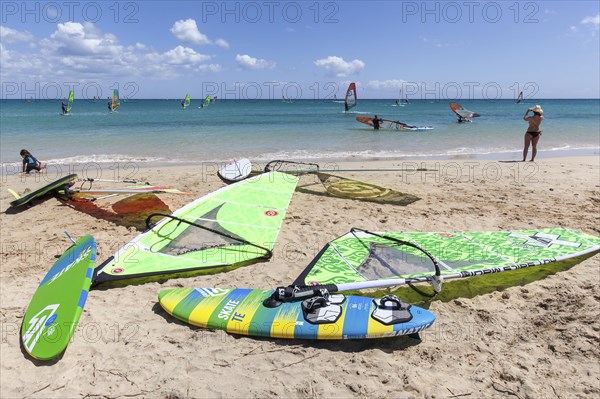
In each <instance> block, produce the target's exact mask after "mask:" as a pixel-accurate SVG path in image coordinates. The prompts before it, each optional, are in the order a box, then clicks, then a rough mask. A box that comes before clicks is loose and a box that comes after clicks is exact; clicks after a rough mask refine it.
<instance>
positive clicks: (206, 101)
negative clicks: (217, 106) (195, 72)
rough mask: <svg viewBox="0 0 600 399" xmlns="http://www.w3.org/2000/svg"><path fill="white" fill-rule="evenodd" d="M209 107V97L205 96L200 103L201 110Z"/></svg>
mask: <svg viewBox="0 0 600 399" xmlns="http://www.w3.org/2000/svg"><path fill="white" fill-rule="evenodd" d="M209 105H210V95H209V96H206V98H204V101H202V108H204V107H208V106H209Z"/></svg>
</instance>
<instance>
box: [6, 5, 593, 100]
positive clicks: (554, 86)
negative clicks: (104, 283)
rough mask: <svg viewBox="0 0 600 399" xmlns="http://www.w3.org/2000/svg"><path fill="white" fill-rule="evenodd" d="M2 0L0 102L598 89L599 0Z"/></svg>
mask: <svg viewBox="0 0 600 399" xmlns="http://www.w3.org/2000/svg"><path fill="white" fill-rule="evenodd" d="M1 7H2V10H1V21H0V26H1V31H0V33H1V42H0V44H1V46H0V51H1V57H0V67H1V72H0V78H1V80H2V85H1V87H2V93H1V97H2V98H29V97H32V96H33V97H35V98H53V97H66V95H67V93H68V88H67V87H69V86H73V87H74V89H75V95H76V96H77V97H80V98H82V97H91V96H92V95H101V96H103V97H106V96H107V95H108V93H109V92H110V91H111V89H112V88H115V87H118V88H119V89H120V90H121V95H122V96H129V97H136V98H178V97H183V96H184V95H185V93H188V92H189V93H190V94H191V96H192V98H200V97H203V96H204V95H206V94H213V95H217V96H219V97H221V98H231V99H234V98H235V99H239V98H242V99H243V98H262V99H270V98H276V99H279V98H281V96H282V94H284V95H286V96H287V97H292V98H297V97H302V98H316V97H319V98H325V97H332V96H333V95H334V94H336V95H337V96H338V97H340V96H343V93H344V91H345V87H346V86H347V84H348V83H349V82H351V81H355V82H356V83H357V87H358V93H359V97H363V98H396V97H397V96H398V95H399V91H400V89H403V90H404V93H405V94H408V95H409V97H410V98H414V99H418V98H427V99H442V100H444V99H447V98H463V99H464V98H467V99H470V98H499V97H502V98H514V97H515V96H516V93H517V92H518V91H519V90H524V91H525V96H526V97H533V98H598V97H600V81H599V80H600V78H599V75H600V74H599V70H600V44H599V38H600V34H599V29H600V2H598V1H538V2H518V3H517V2H516V1H496V2H478V1H470V2H467V1H464V2H463V1H456V2H454V1H450V2H444V1H442V2H437V1H429V2H424V1H403V2H400V1H321V2H316V1H306V2H304V1H290V2H287V1H256V2H253V1H250V2H221V1H204V2H200V1H198V2H194V1H144V2H141V1H138V2H136V1H122V2H118V3H117V2H77V1H71V2H65V3H61V2H28V3H24V2H20V1H19V2H17V1H3V2H2V3H1Z"/></svg>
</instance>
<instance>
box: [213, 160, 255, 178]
mask: <svg viewBox="0 0 600 399" xmlns="http://www.w3.org/2000/svg"><path fill="white" fill-rule="evenodd" d="M250 172H252V164H251V163H250V161H249V160H248V159H246V158H242V159H239V160H236V161H233V162H232V163H229V164H227V165H225V166H223V167H222V168H221V169H219V170H218V171H217V176H219V178H220V179H221V180H223V181H224V182H225V183H235V182H238V181H240V180H244V179H245V178H247V177H248V176H250Z"/></svg>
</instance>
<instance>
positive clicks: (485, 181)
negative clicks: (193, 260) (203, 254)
mask: <svg viewBox="0 0 600 399" xmlns="http://www.w3.org/2000/svg"><path fill="white" fill-rule="evenodd" d="M540 155H541V153H540ZM217 165H218V164H208V165H206V164H198V163H191V164H187V165H158V164H152V165H145V164H143V163H142V164H139V165H137V167H134V168H132V166H131V165H129V168H125V165H119V167H114V165H112V166H113V167H112V169H111V165H100V168H99V170H100V171H101V172H102V173H101V174H100V177H94V176H92V171H93V170H95V169H94V168H93V167H92V166H88V169H87V170H86V173H83V168H84V166H77V167H72V168H71V167H69V168H65V169H63V170H61V172H63V175H64V174H67V172H72V171H74V172H75V173H81V175H80V177H93V178H108V177H109V176H118V177H120V178H125V177H131V178H135V179H138V180H139V181H141V182H146V181H147V182H150V183H152V184H153V185H161V186H168V187H174V188H178V189H180V190H182V191H189V192H192V193H193V195H190V196H186V195H168V194H158V195H157V196H156V197H157V198H158V200H159V205H160V206H161V207H163V209H167V210H169V211H174V210H175V209H178V208H180V207H181V206H183V205H185V204H186V203H189V202H191V201H192V200H194V199H195V198H198V197H201V196H203V195H206V194H208V193H210V192H213V191H215V190H217V189H219V188H221V187H223V186H224V184H223V183H222V182H221V181H220V180H219V179H218V177H217V176H216V170H217ZM325 165H329V162H325V163H324V164H323V165H321V167H324V166H325ZM329 166H330V165H329ZM335 166H336V167H339V169H364V171H356V172H354V171H353V172H342V171H340V172H338V173H339V175H340V176H343V177H347V178H351V179H356V180H359V181H364V182H369V183H372V184H377V185H380V186H382V187H389V188H392V189H394V190H397V191H400V192H403V193H408V194H410V195H412V196H415V197H417V200H416V201H415V202H412V203H410V204H408V205H406V206H394V205H390V204H377V203H372V202H364V201H356V200H351V199H343V198H335V197H328V196H315V195H311V194H307V193H303V192H296V193H294V196H293V198H292V201H291V203H290V206H289V208H288V212H287V214H286V217H285V219H284V221H283V226H282V228H281V231H280V233H279V237H278V239H277V243H276V245H275V249H274V251H273V252H274V256H273V258H272V259H271V260H269V261H268V262H263V263H257V264H253V265H248V266H244V267H240V268H236V269H233V270H229V271H226V272H224V273H218V274H207V275H199V276H196V277H190V278H175V279H170V280H167V281H160V282H150V283H147V284H139V285H128V286H124V287H118V288H107V289H97V290H91V291H90V293H89V297H88V300H87V303H86V306H85V308H84V311H83V314H82V317H81V320H80V323H79V325H78V327H77V329H76V332H75V335H74V338H73V341H72V342H71V343H70V345H69V346H68V348H67V350H66V352H65V354H64V356H63V357H62V358H61V359H60V360H58V361H57V362H56V363H54V364H52V365H51V366H48V367H44V366H41V363H39V362H35V361H32V360H30V359H29V358H27V357H26V356H25V355H24V353H23V352H22V351H21V349H20V347H19V329H20V326H21V320H22V317H23V314H24V312H25V309H26V307H27V304H28V303H29V300H30V298H31V295H32V294H33V292H34V291H35V288H36V287H37V285H38V284H39V282H40V281H41V279H42V277H43V276H44V275H45V273H46V272H47V271H48V269H49V268H50V266H51V265H52V263H53V262H55V261H56V256H57V255H60V254H61V253H62V252H63V251H64V250H65V249H66V248H67V247H68V246H69V241H68V240H67V239H66V237H65V236H64V233H63V231H65V230H67V231H68V232H69V233H70V234H71V235H72V236H73V237H75V238H77V237H81V236H83V235H86V234H93V235H94V237H95V238H96V240H97V242H98V263H97V264H99V263H100V262H102V261H104V260H106V259H107V258H108V257H109V256H111V255H112V254H113V253H114V252H115V251H116V250H117V249H118V248H120V247H121V246H123V245H124V244H126V243H127V242H128V241H129V240H131V239H132V238H134V237H135V236H136V235H138V234H139V232H140V230H141V229H143V225H142V226H140V223H139V222H140V220H135V219H134V218H133V216H132V215H129V216H130V217H131V218H130V219H127V218H125V217H123V215H122V214H119V213H118V212H117V211H116V210H115V204H116V203H118V202H119V201H120V199H115V198H107V199H99V200H97V201H95V202H94V203H92V204H93V208H91V207H90V208H78V207H74V206H72V205H71V204H68V203H64V202H61V201H58V200H57V199H54V198H49V199H46V200H43V201H39V202H38V203H37V204H36V205H35V206H33V207H31V208H29V209H26V210H23V211H18V212H14V210H12V211H11V210H9V202H10V201H11V200H12V197H11V195H10V194H9V193H8V191H7V188H11V189H14V190H15V191H17V192H23V191H24V190H25V189H35V188H37V187H38V186H39V185H41V184H43V182H44V181H45V180H44V179H46V178H51V177H53V173H54V174H57V173H58V172H56V171H54V172H50V173H48V175H37V176H33V175H32V176H26V177H23V176H18V175H8V174H4V175H3V179H2V182H1V185H0V186H1V187H0V189H1V192H0V208H1V211H2V212H3V213H2V214H1V215H0V221H1V225H0V233H1V237H2V254H1V255H2V263H1V267H0V307H1V314H0V323H1V324H2V329H1V330H2V340H1V342H0V349H1V351H0V355H1V366H0V368H1V369H0V385H1V392H0V396H1V397H3V398H4V397H6V398H12V397H25V396H26V397H33V398H48V397H50V398H62V397H83V396H86V397H92V398H95V397H107V396H108V397H119V396H120V397H122V396H144V397H156V398H164V397H224V396H225V397H235V398H245V397H277V396H286V397H293V398H315V397H392V396H393V397H396V396H399V395H400V396H403V395H404V396H411V397H412V396H427V397H432V396H436V397H447V396H457V395H460V396H464V397H494V396H498V395H507V392H509V393H512V394H513V395H517V396H519V397H553V396H560V397H567V396H582V397H583V396H587V397H589V396H597V395H600V389H599V388H598V386H599V382H600V371H599V370H598V367H597V359H598V358H599V357H600V349H598V345H597V342H598V317H599V316H600V311H599V309H600V301H599V299H598V298H600V281H598V279H597V278H595V277H593V276H596V277H597V276H598V274H599V273H600V255H598V254H595V255H593V256H591V257H589V258H586V259H584V260H581V261H579V262H578V263H576V264H574V265H573V266H570V267H568V268H562V269H560V271H558V272H557V273H555V274H552V273H550V274H549V275H548V276H546V277H544V278H542V279H539V280H535V281H533V282H516V283H514V284H513V285H511V286H509V287H503V288H502V289H501V290H500V291H496V290H491V291H490V290H489V289H488V290H487V291H485V292H484V293H481V292H477V290H474V291H473V292H469V293H466V292H465V293H464V295H458V297H457V298H454V299H452V300H449V301H447V302H444V301H440V300H429V299H426V298H423V299H422V301H421V302H422V303H417V305H418V306H422V307H428V308H429V310H430V311H432V312H433V313H434V314H435V315H436V316H437V321H436V323H435V324H434V326H433V327H432V328H431V329H429V330H426V331H424V332H423V333H422V334H421V337H422V341H416V340H412V339H411V338H406V337H405V338H387V339H381V340H364V341H344V342H321V341H317V342H310V341H298V340H293V341H288V340H281V339H255V338H247V337H238V336H234V335H229V334H226V333H223V332H220V331H212V330H203V329H199V328H195V327H189V326H187V325H185V324H184V323H182V322H179V321H177V320H175V319H174V318H172V317H170V316H169V315H167V314H166V313H165V312H164V311H163V310H162V309H161V308H160V306H159V305H158V304H157V294H158V292H159V291H160V290H162V289H166V288H172V287H194V286H195V287H248V288H274V287H277V286H281V285H287V284H290V283H291V282H292V281H293V280H294V279H295V278H296V276H298V274H299V273H300V272H301V271H302V270H303V269H304V267H305V266H306V265H307V264H308V263H309V262H310V260H311V259H312V258H313V257H314V256H316V255H317V253H318V252H319V250H320V249H321V248H322V247H323V246H324V245H325V244H326V243H327V242H329V241H331V240H332V239H334V238H335V237H338V236H340V235H342V234H345V233H346V232H347V231H348V230H349V229H350V228H352V227H360V228H365V229H368V230H371V231H448V232H450V231H498V230H511V229H515V230H516V229H536V228H543V227H564V228H572V229H575V230H580V231H583V232H586V233H589V234H592V235H595V236H599V235H600V227H599V226H600V223H599V222H600V183H598V181H600V159H599V158H598V156H570V157H557V158H544V157H540V158H539V159H538V160H537V161H536V162H533V163H532V162H498V161H488V160H471V159H461V160H455V159H446V160H424V161H421V160H416V161H415V160H410V161H404V160H401V159H400V160H396V159H395V160H379V161H368V162H367V161H364V160H358V161H357V162H354V161H351V162H335ZM415 166H416V167H415ZM387 168H389V169H401V170H397V171H385V172H384V171H377V170H378V169H387ZM417 169H425V170H417ZM88 172H89V173H88ZM121 172H123V173H121ZM338 173H333V174H338ZM36 179H37V180H36ZM302 179H310V176H306V177H302V178H301V184H302ZM308 182H309V183H310V181H308ZM117 186H118V185H117ZM94 187H95V188H104V187H115V184H114V183H107V182H94ZM7 210H9V212H7ZM544 267H546V268H550V269H551V268H552V265H549V266H544ZM508 273H510V272H508ZM508 273H506V274H508ZM502 274H505V273H502ZM590 276H592V277H590ZM475 279H476V278H473V279H472V281H473V282H476V280H475ZM491 281H492V283H491V284H492V285H493V281H494V280H493V278H492V279H491ZM476 285H477V284H475V287H474V288H476ZM431 381H436V383H433V384H432V383H431ZM233 382H235V383H233Z"/></svg>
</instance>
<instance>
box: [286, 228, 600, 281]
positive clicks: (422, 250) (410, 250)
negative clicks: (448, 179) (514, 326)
mask: <svg viewBox="0 0 600 399" xmlns="http://www.w3.org/2000/svg"><path fill="white" fill-rule="evenodd" d="M599 250H600V238H598V237H594V236H591V235H589V234H585V233H582V232H578V231H574V230H569V229H562V228H550V229H536V230H516V231H498V232H453V233H425V232H424V233H420V232H419V233H414V232H411V233H402V232H398V233H372V232H369V231H366V230H361V229H352V230H351V231H350V232H349V233H347V234H345V235H343V236H341V237H339V238H337V239H335V240H333V241H331V242H330V243H328V244H327V245H326V246H325V247H324V248H323V249H322V250H321V252H320V253H319V255H318V256H317V257H316V258H315V259H314V260H313V261H312V263H311V264H310V265H309V266H308V267H307V268H306V269H305V270H304V271H303V272H302V274H301V275H300V276H299V277H298V279H297V280H296V281H295V282H294V285H298V286H304V285H323V284H339V283H354V282H364V281H373V280H377V281H379V282H380V283H382V282H386V284H387V286H397V285H403V284H411V283H419V282H430V283H432V284H433V285H434V289H435V290H436V291H438V292H439V290H440V289H441V283H442V281H444V280H450V279H459V278H466V277H473V276H480V275H485V274H492V273H498V272H504V271H511V270H518V269H524V268H528V267H532V266H539V265H545V264H549V263H553V262H559V261H563V260H566V259H570V258H575V257H578V256H582V255H586V254H591V253H594V252H597V251H599ZM378 286H382V285H381V284H380V285H378Z"/></svg>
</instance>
